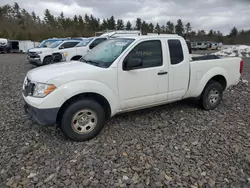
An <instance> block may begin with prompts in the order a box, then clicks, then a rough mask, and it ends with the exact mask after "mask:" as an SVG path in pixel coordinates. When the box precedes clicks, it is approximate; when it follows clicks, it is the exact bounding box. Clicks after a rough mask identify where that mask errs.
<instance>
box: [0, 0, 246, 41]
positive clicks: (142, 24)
mask: <svg viewBox="0 0 250 188" xmlns="http://www.w3.org/2000/svg"><path fill="white" fill-rule="evenodd" d="M0 23H1V27H0V37H2V38H9V39H17V40H34V41H41V40H43V39H46V38H51V37H69V36H71V37H90V36H94V35H95V32H98V31H102V30H106V29H108V30H114V29H117V30H141V31H142V33H143V34H146V33H153V32H154V33H168V34H173V33H175V34H178V35H181V36H184V37H186V38H187V39H189V40H196V41H197V40H209V41H216V42H223V43H228V44H250V30H240V31H238V29H237V28H236V27H233V28H232V30H231V32H230V34H229V35H226V36H224V35H223V34H222V33H221V32H220V31H214V30H210V31H209V32H206V31H205V30H198V31H194V30H193V29H192V26H191V23H190V22H187V23H184V22H183V21H182V20H181V19H178V20H177V22H176V23H174V22H172V21H166V24H164V25H160V24H159V23H156V24H153V23H152V22H150V23H148V22H146V21H145V20H142V19H141V18H137V19H136V22H135V25H133V24H132V23H131V22H130V21H127V22H124V21H123V20H122V19H117V20H116V19H115V17H114V16H111V17H110V18H105V19H102V20H101V19H100V18H97V17H95V16H94V15H92V14H90V15H88V14H85V15H84V16H81V15H75V16H74V17H73V18H69V17H65V16H64V13H63V12H61V14H60V15H59V16H54V15H52V14H51V12H50V10H48V9H46V10H45V11H44V16H43V19H41V18H40V17H39V16H37V15H36V13H35V12H34V11H33V12H31V13H29V12H28V11H26V10H25V9H22V8H20V6H19V5H18V3H14V5H12V6H11V5H9V4H6V5H4V6H0Z"/></svg>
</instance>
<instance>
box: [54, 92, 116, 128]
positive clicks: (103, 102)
mask: <svg viewBox="0 0 250 188" xmlns="http://www.w3.org/2000/svg"><path fill="white" fill-rule="evenodd" d="M83 99H92V100H95V101H97V102H98V103H99V104H100V105H101V106H102V107H103V109H104V111H105V115H106V119H108V118H110V117H111V105H110V103H109V102H108V100H107V99H106V98H105V97H104V96H103V95H101V94H98V93H94V92H86V93H80V94H77V95H74V96H72V97H71V98H69V99H68V100H66V101H65V102H64V103H63V105H62V106H61V107H60V109H59V111H58V114H57V118H56V121H57V123H58V124H59V125H60V120H61V118H62V115H63V113H64V111H65V110H66V109H67V107H68V106H69V105H70V104H72V103H73V102H75V101H78V100H83Z"/></svg>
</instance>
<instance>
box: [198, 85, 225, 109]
mask: <svg viewBox="0 0 250 188" xmlns="http://www.w3.org/2000/svg"><path fill="white" fill-rule="evenodd" d="M222 95H223V88H222V85H221V84H220V83H218V82H215V81H210V82H209V83H208V84H207V85H206V87H205V89H204V91H203V92H202V94H201V99H200V102H201V106H202V107H203V108H204V109H205V110H213V109H215V108H216V107H217V106H219V104H220V102H221V100H222Z"/></svg>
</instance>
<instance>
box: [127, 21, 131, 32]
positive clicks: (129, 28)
mask: <svg viewBox="0 0 250 188" xmlns="http://www.w3.org/2000/svg"><path fill="white" fill-rule="evenodd" d="M131 29H132V24H131V22H130V21H128V22H127V24H126V30H131Z"/></svg>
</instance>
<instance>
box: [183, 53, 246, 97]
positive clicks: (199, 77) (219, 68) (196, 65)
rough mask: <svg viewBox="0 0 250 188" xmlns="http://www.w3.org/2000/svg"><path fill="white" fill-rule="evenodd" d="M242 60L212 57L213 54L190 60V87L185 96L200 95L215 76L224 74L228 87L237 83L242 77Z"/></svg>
mask: <svg viewBox="0 0 250 188" xmlns="http://www.w3.org/2000/svg"><path fill="white" fill-rule="evenodd" d="M195 58H196V57H195ZM209 58H210V59H209ZM204 59H206V60H204ZM240 61H241V58H238V57H226V58H215V59H212V56H209V57H206V56H205V57H204V56H201V58H196V59H195V60H193V61H190V81H189V89H188V92H187V93H186V95H185V98H187V97H198V96H199V95H200V94H201V92H202V90H203V88H204V87H205V85H206V84H207V82H208V81H209V80H210V78H212V77H213V76H217V75H219V76H223V77H224V78H225V79H226V81H227V83H226V88H228V87H229V86H231V85H233V84H236V83H237V82H238V81H239V78H240V71H239V70H240Z"/></svg>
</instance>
